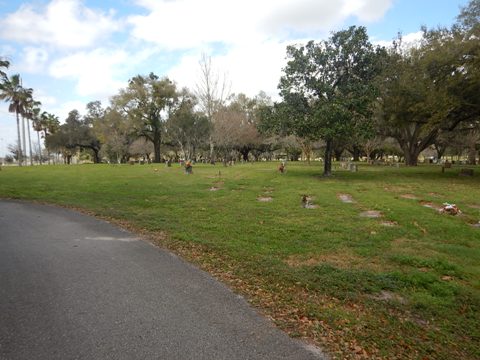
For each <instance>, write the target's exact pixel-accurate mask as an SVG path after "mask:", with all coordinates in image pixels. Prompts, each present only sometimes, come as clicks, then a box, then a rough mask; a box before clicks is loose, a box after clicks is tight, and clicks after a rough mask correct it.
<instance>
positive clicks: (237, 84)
mask: <svg viewBox="0 0 480 360" xmlns="http://www.w3.org/2000/svg"><path fill="white" fill-rule="evenodd" d="M286 46H287V43H279V42H275V41H265V42H261V43H249V44H238V45H236V46H234V47H232V48H230V49H229V51H228V52H227V53H226V54H223V55H212V56H211V59H212V67H213V68H214V71H216V72H217V73H218V74H219V75H220V77H222V76H225V77H226V79H227V80H228V82H230V83H231V91H232V92H234V93H237V94H238V93H244V94H246V95H248V96H255V95H257V94H258V92H259V91H260V90H263V91H265V92H267V94H268V95H270V96H272V97H274V96H275V95H276V94H277V90H276V86H277V84H278V80H279V79H280V76H281V70H282V68H283V66H284V65H285V50H286ZM200 58H201V52H200V51H198V52H193V53H190V54H187V55H185V56H184V57H183V58H182V59H181V61H180V62H179V63H178V64H177V65H176V66H174V67H173V68H172V69H170V71H169V72H168V76H169V77H170V78H171V79H173V80H175V81H176V82H177V83H178V85H179V86H181V87H183V86H187V87H188V88H190V89H192V90H194V89H195V85H196V84H197V83H199V82H200V78H199V76H200V65H199V60H200Z"/></svg>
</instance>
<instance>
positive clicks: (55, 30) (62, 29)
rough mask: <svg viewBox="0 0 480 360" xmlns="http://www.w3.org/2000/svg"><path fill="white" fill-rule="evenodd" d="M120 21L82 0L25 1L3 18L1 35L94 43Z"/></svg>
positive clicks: (73, 44)
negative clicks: (26, 2) (40, 2)
mask: <svg viewBox="0 0 480 360" xmlns="http://www.w3.org/2000/svg"><path fill="white" fill-rule="evenodd" d="M119 29H120V24H119V23H118V22H117V21H116V20H114V18H113V13H104V12H101V11H95V10H92V9H90V8H87V7H85V6H84V5H83V4H82V1H80V0H52V1H51V2H50V3H48V5H47V6H45V7H41V6H39V5H31V4H24V5H22V6H20V8H19V9H18V10H17V11H16V12H14V13H10V14H8V15H7V16H6V17H5V18H4V19H3V20H0V37H2V38H4V39H7V40H11V41H18V42H21V43H33V44H49V45H52V46H55V47H59V48H82V47H88V46H91V45H94V44H95V43H96V42H97V41H99V40H100V39H102V38H105V37H106V36H107V35H109V34H111V33H112V32H114V31H116V30H119Z"/></svg>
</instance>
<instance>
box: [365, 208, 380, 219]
mask: <svg viewBox="0 0 480 360" xmlns="http://www.w3.org/2000/svg"><path fill="white" fill-rule="evenodd" d="M360 216H361V217H365V218H372V219H375V218H380V217H382V213H381V212H380V211H376V210H367V211H362V212H361V213H360Z"/></svg>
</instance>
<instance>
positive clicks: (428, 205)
mask: <svg viewBox="0 0 480 360" xmlns="http://www.w3.org/2000/svg"><path fill="white" fill-rule="evenodd" d="M420 205H422V206H424V207H426V208H429V209H433V210H437V211H440V210H441V209H442V207H441V206H440V205H436V204H434V203H432V202H430V201H420Z"/></svg>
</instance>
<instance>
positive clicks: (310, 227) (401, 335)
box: [0, 163, 480, 359]
mask: <svg viewBox="0 0 480 360" xmlns="http://www.w3.org/2000/svg"><path fill="white" fill-rule="evenodd" d="M276 168H277V166H276V164H273V163H256V164H238V165H235V166H233V167H223V166H218V165H217V166H216V167H215V166H211V165H196V166H194V174H193V175H186V174H184V173H183V171H182V169H181V168H180V167H179V166H178V165H174V166H173V167H171V168H168V167H165V166H164V165H159V164H158V165H135V166H131V165H79V166H37V167H23V168H15V167H4V168H3V169H2V171H1V172H0V197H4V198H17V199H31V200H37V201H45V202H49V203H56V204H60V205H65V206H73V207H77V208H83V209H86V210H89V211H92V212H93V213H95V214H97V215H99V216H103V217H108V218H114V219H117V220H120V221H125V220H126V221H128V222H129V223H130V224H132V225H133V226H134V227H135V228H137V229H146V230H148V231H150V232H151V233H155V232H157V231H164V232H166V233H167V234H168V238H166V239H164V240H163V242H162V245H163V246H166V247H169V248H171V249H172V250H174V251H177V252H180V253H181V254H182V255H184V256H185V257H187V258H189V259H190V260H192V261H196V262H197V263H199V264H200V265H202V266H204V267H206V268H207V269H209V270H211V271H212V272H214V273H215V274H217V275H218V276H219V277H220V278H222V279H223V280H224V281H226V282H227V283H229V284H230V285H231V286H232V287H233V288H235V289H236V290H237V291H240V292H242V293H244V294H246V295H248V297H249V298H250V300H251V301H252V302H253V303H255V304H256V305H257V306H260V307H261V308H263V309H264V311H265V313H267V314H268V315H270V316H271V317H272V318H273V319H274V320H275V321H276V322H277V323H278V324H279V326H281V327H283V328H285V329H286V330H288V331H289V332H290V333H292V334H293V335H298V336H306V337H309V338H311V339H314V340H315V341H316V342H318V343H320V344H324V345H325V346H326V347H327V348H328V349H330V351H332V353H334V354H337V355H338V356H339V357H346V356H348V354H350V353H357V355H358V354H360V355H362V354H363V355H364V356H373V355H375V356H383V357H386V358H392V357H393V355H394V356H398V357H401V358H422V357H427V358H444V359H452V358H465V359H466V358H471V359H474V358H479V357H480V350H479V349H480V330H479V326H478V324H479V323H480V315H479V313H480V228H476V227H474V226H472V224H474V223H477V222H478V221H480V187H479V185H480V177H479V175H478V172H479V171H478V170H479V169H475V172H476V174H475V176H474V177H459V176H458V169H455V168H453V169H449V170H448V171H447V172H446V173H445V174H442V173H441V171H440V168H439V167H435V166H419V167H416V168H395V167H380V166H378V167H374V166H366V165H360V166H359V172H357V173H351V172H347V171H345V170H337V171H336V172H335V175H334V176H333V177H332V178H323V177H321V173H322V171H321V166H320V165H319V164H314V165H311V166H308V165H306V164H301V163H297V164H295V163H289V164H288V165H287V173H286V174H280V173H278V172H277V171H276ZM212 187H215V188H217V190H216V191H212V190H211V189H212ZM304 194H305V195H308V196H310V197H311V198H312V202H313V204H314V205H318V207H317V208H314V209H305V208H303V207H302V206H301V197H302V195H304ZM339 194H349V195H351V196H352V198H353V200H354V201H355V202H354V203H343V202H342V201H340V200H339V198H338V195H339ZM405 195H408V196H406V197H407V198H405ZM259 197H271V199H272V200H271V201H269V202H260V201H258V200H257V198H259ZM424 202H429V203H432V204H433V205H435V206H441V204H442V203H443V202H450V203H455V204H457V206H459V208H460V209H461V210H462V214H461V215H460V216H450V215H446V214H440V213H439V212H438V211H436V210H434V209H431V208H427V207H425V206H423V205H422V204H423V203H424ZM367 210H375V211H378V212H380V213H381V215H382V216H381V217H380V218H365V217H361V216H359V214H360V213H361V212H363V211H367ZM387 225H389V226H387ZM340 339H341V341H340ZM365 354H366V355H365Z"/></svg>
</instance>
